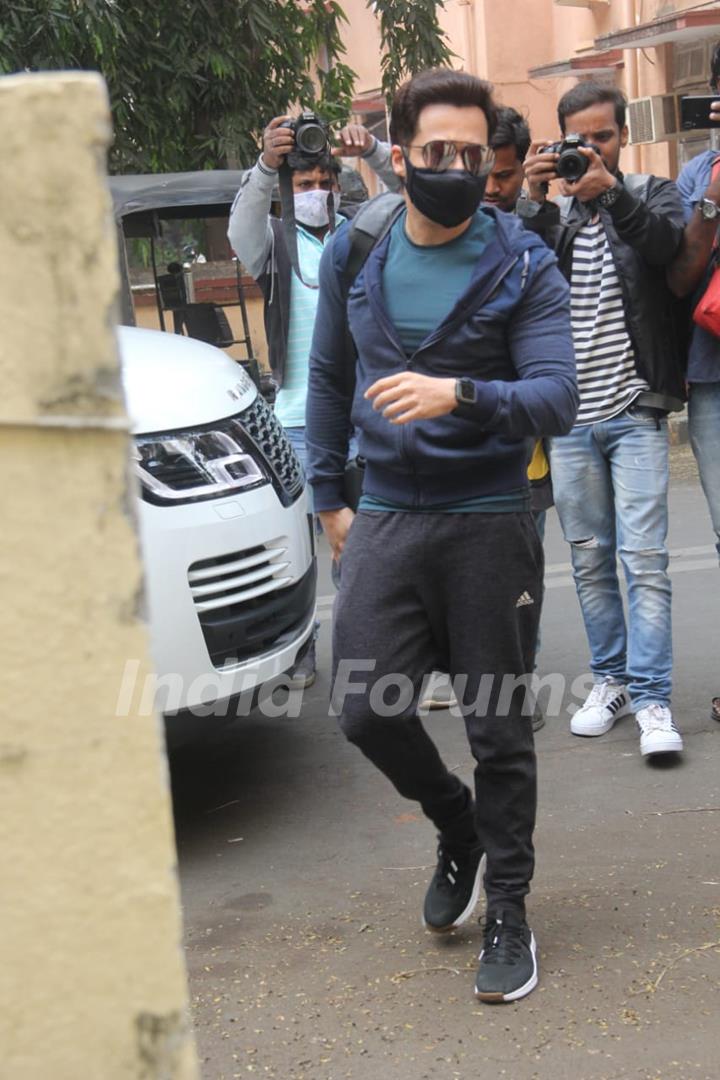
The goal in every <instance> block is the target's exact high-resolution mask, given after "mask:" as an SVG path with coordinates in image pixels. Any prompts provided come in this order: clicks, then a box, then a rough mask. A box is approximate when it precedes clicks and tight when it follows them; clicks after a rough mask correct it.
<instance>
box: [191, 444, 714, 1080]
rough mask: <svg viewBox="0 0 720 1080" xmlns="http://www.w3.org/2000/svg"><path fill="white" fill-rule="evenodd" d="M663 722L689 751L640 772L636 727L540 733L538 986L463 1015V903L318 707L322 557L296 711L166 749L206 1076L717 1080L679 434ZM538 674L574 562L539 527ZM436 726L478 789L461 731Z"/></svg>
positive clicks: (705, 599)
mask: <svg viewBox="0 0 720 1080" xmlns="http://www.w3.org/2000/svg"><path fill="white" fill-rule="evenodd" d="M670 548H671V552H672V558H671V573H672V578H673V585H674V642H675V654H676V661H675V683H676V691H675V696H674V712H675V716H676V719H677V721H678V723H679V726H680V727H681V729H682V731H683V734H684V737H685V742H686V750H685V753H684V755H683V756H682V758H681V759H680V760H679V761H676V760H672V761H669V762H667V763H665V764H661V765H654V766H653V765H652V764H649V763H648V762H647V761H646V760H644V759H642V758H641V757H640V754H639V750H638V737H637V732H636V728H635V723H634V720H633V719H632V717H628V718H626V719H623V720H622V721H620V722H619V723H618V724H617V725H616V727H615V728H614V729H613V730H612V731H611V732H610V733H609V734H608V735H606V736H605V737H603V738H601V739H594V740H584V739H577V738H574V737H573V736H571V735H570V734H569V716H570V714H569V712H568V711H567V707H568V705H570V704H571V696H570V695H569V694H568V695H566V697H565V699H564V700H563V702H562V708H561V710H560V712H559V715H557V716H553V717H549V719H548V722H547V725H546V727H545V728H544V729H543V730H542V731H541V732H540V733H539V734H538V736H537V740H536V741H537V749H538V762H539V777H540V806H539V813H538V826H537V830H536V834H535V839H536V848H537V871H536V876H535V880H534V882H533V891H532V894H531V897H530V899H529V905H528V911H529V921H530V923H531V925H532V927H533V929H534V932H535V934H536V937H537V939H538V946H539V961H540V985H539V987H538V989H537V990H536V991H535V992H534V993H533V994H531V995H530V996H529V997H527V998H526V999H524V1000H523V1001H521V1002H518V1003H517V1004H513V1005H504V1006H502V1005H501V1006H489V1005H481V1004H479V1003H477V1002H476V1001H475V999H474V997H473V993H472V987H473V979H474V972H475V969H476V957H477V954H478V952H479V949H480V947H481V930H480V927H479V925H478V922H477V917H479V916H480V915H481V914H482V910H483V906H482V903H481V904H479V905H478V909H477V912H476V918H474V919H473V920H471V921H469V922H468V923H466V924H465V926H464V927H462V928H461V929H460V930H458V931H456V932H454V933H452V934H450V935H445V936H441V937H440V936H435V935H431V934H429V933H428V932H426V931H425V930H424V929H423V928H422V926H421V924H420V909H421V905H422V899H423V895H424V891H425V888H426V885H427V882H428V880H429V878H430V876H431V874H432V870H433V866H434V859H435V837H434V835H433V831H432V828H431V826H430V825H429V824H428V823H427V822H426V821H425V820H424V819H423V817H422V815H421V814H420V813H419V811H418V809H417V807H415V806H413V805H412V804H409V803H407V802H405V801H404V800H403V799H401V798H400V797H399V796H398V795H397V794H396V793H395V792H394V790H393V789H392V788H391V787H390V786H389V785H388V783H387V782H386V781H385V780H384V778H383V777H382V776H380V775H379V774H377V773H376V772H375V771H374V770H373V768H372V767H371V766H370V765H369V764H368V763H367V762H366V761H365V760H364V759H363V757H362V756H361V755H360V753H359V752H358V751H357V750H356V749H355V748H353V747H352V746H350V745H349V744H347V743H346V742H345V740H344V738H343V737H342V736H341V735H340V733H339V732H338V730H337V727H336V723H335V721H334V719H333V718H331V717H329V716H328V709H327V698H328V671H329V627H330V617H331V602H332V587H331V585H330V582H329V573H328V571H329V566H328V559H327V553H326V552H325V551H323V552H321V558H320V562H321V585H320V593H321V601H320V607H319V611H320V615H321V620H322V630H321V637H320V645H319V655H320V673H319V676H318V680H317V682H316V684H315V686H314V687H312V689H311V690H309V691H306V692H305V695H304V698H303V702H302V708H301V709H300V714H299V716H297V717H296V718H289V717H287V716H285V717H283V716H279V717H276V718H269V717H266V716H260V715H253V716H251V717H249V718H247V719H244V720H241V721H238V722H236V723H234V724H232V725H229V726H220V725H218V724H217V723H213V721H212V720H211V719H208V721H207V723H208V730H207V734H206V735H205V736H204V737H203V738H202V739H201V740H199V741H198V742H197V743H196V744H194V745H193V746H192V747H189V748H185V749H183V750H182V751H180V752H178V753H177V754H175V755H173V757H172V758H171V773H172V781H173V794H174V804H175V818H176V830H177V840H178V851H179V867H180V880H181V888H182V899H183V906H184V913H185V925H186V930H185V942H184V944H185V950H186V957H187V963H188V968H189V978H190V991H191V1000H192V1008H193V1019H194V1023H195V1028H196V1035H197V1040H198V1046H199V1051H200V1058H201V1062H202V1075H203V1077H204V1078H205V1080H230V1078H236V1077H248V1076H252V1075H257V1076H262V1077H272V1078H277V1080H341V1078H349V1080H361V1078H362V1080H371V1078H372V1080H374V1078H376V1077H381V1076H382V1077H388V1078H391V1080H425V1078H430V1077H432V1078H435V1077H437V1078H448V1080H454V1078H462V1080H466V1078H469V1077H482V1078H484V1077H504V1078H508V1080H530V1078H541V1080H601V1078H602V1080H616V1078H621V1077H622V1078H626V1077H627V1078H642V1080H691V1078H692V1080H717V1078H718V1077H719V1076H720V1064H719V1060H720V1038H719V1036H718V990H719V989H720V858H719V856H720V844H719V843H718V824H719V823H720V774H719V772H718V754H719V753H720V725H718V724H717V723H715V722H713V721H712V720H711V719H710V715H709V702H710V698H711V696H712V695H713V694H715V693H718V692H720V670H719V667H720V665H718V629H717V624H716V623H715V613H716V612H717V610H718V599H719V597H720V578H719V577H718V567H717V559H716V556H715V553H714V548H713V545H712V533H711V529H710V523H709V518H708V514H707V508H706V505H705V502H704V499H703V496H702V492H701V490H700V488H699V485H698V483H697V477H696V472H695V467H694V463H693V461H692V458H691V455H690V453H689V450H688V448H687V447H685V446H680V447H677V448H675V449H674V450H673V482H672V490H671V531H670ZM546 556H547V564H548V573H547V593H546V601H545V608H544V613H543V627H542V632H543V649H542V653H541V655H540V658H539V664H540V670H541V672H543V673H547V672H559V673H563V674H564V675H565V676H566V677H567V680H568V685H569V684H570V683H571V682H572V680H573V679H574V678H575V677H576V676H577V675H578V674H580V673H582V672H584V671H585V670H586V669H587V653H586V646H585V638H584V632H583V629H582V625H581V621H580V615H579V611H578V606H577V600H576V597H575V592H574V588H573V586H572V581H571V578H570V572H569V565H568V551H567V547H566V545H565V544H564V541H563V540H562V537H561V536H560V533H559V528H558V523H557V519H556V518H555V515H554V514H551V515H550V518H549V522H548V533H547V540H546ZM427 726H428V729H429V730H430V732H431V734H432V735H433V737H434V738H435V739H436V741H437V743H438V746H439V747H440V749H441V752H442V753H443V755H444V757H445V760H446V761H447V762H448V764H449V765H450V766H451V767H453V768H454V769H456V770H457V771H458V772H459V774H460V775H461V776H462V777H463V778H464V779H465V780H466V781H467V782H470V780H471V775H472V762H471V759H470V755H469V752H468V749H467V744H466V740H465V736H464V731H463V725H462V720H461V719H460V718H456V717H453V716H452V715H451V714H450V713H449V712H438V713H433V714H431V715H430V716H429V717H428V720H427Z"/></svg>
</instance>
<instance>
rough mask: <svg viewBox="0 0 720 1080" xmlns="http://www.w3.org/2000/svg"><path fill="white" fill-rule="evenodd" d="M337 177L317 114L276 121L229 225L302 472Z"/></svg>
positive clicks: (308, 661) (306, 660) (301, 669)
mask: <svg viewBox="0 0 720 1080" xmlns="http://www.w3.org/2000/svg"><path fill="white" fill-rule="evenodd" d="M283 168H285V169H286V170H287V172H286V173H285V178H286V180H288V181H289V183H288V184H287V187H288V188H290V186H291V191H292V204H291V205H288V204H287V203H286V202H285V200H283V202H284V205H283V207H282V209H283V213H284V214H289V215H290V217H291V222H290V229H288V227H287V224H288V223H287V222H283V221H282V220H281V219H278V218H275V217H271V216H270V208H271V202H272V198H273V190H274V188H275V187H276V185H277V184H278V181H279V179H280V171H281V169H283ZM288 172H289V177H288V176H287V173H288ZM339 173H340V164H339V162H338V161H336V159H335V158H334V157H333V156H332V154H331V153H330V148H329V144H328V137H327V131H326V129H325V125H324V124H323V123H322V122H321V121H319V120H318V118H317V117H316V116H315V115H314V114H313V113H303V114H301V116H300V117H299V119H298V120H296V121H293V120H291V119H290V117H288V116H276V117H275V118H274V119H273V120H271V121H270V123H269V124H268V126H267V127H266V128H265V131H264V132H263V148H262V153H261V154H260V157H259V158H258V160H257V162H256V164H255V166H254V167H253V168H252V169H250V170H249V172H248V173H247V175H246V177H245V179H244V181H243V184H242V186H241V188H240V190H239V191H238V194H237V196H236V198H235V202H234V203H233V206H232V210H231V211H230V222H229V226H228V238H229V240H230V244H231V246H232V248H233V250H234V251H235V253H236V254H237V256H238V258H239V259H240V261H241V262H242V263H243V265H244V266H245V267H246V268H247V270H248V272H249V273H250V274H251V275H252V276H253V277H254V278H255V280H256V281H257V283H258V285H259V286H260V289H261V290H262V293H263V297H264V301H265V333H266V336H267V341H268V348H269V353H270V367H271V369H272V373H273V376H274V378H275V381H276V382H277V384H278V387H279V389H278V394H277V399H276V402H275V413H276V415H277V417H278V419H279V420H280V422H281V424H282V425H283V427H284V428H285V431H286V432H287V435H288V437H289V439H290V442H291V443H292V445H293V447H294V449H295V452H296V453H297V455H298V457H299V458H300V461H301V462H302V464H303V466H304V465H305V463H306V452H305V399H306V396H307V379H308V357H309V354H310V343H311V340H312V332H313V326H314V323H315V311H316V308H317V302H318V291H317V283H318V271H319V266H320V256H321V255H322V253H323V248H324V245H325V242H326V240H327V238H328V236H329V234H330V232H331V222H332V223H333V224H334V221H335V218H336V215H337V211H338V207H339V205H340V186H339V182H338V176H339ZM293 248H296V250H295V251H294V250H293ZM314 681H315V642H314V641H313V643H312V644H311V646H310V648H309V649H308V651H307V652H306V654H305V656H304V657H303V658H302V659H301V660H300V661H299V663H298V664H297V665H296V666H295V668H294V669H293V671H292V672H291V685H292V686H293V687H294V688H298V689H303V688H305V687H307V686H311V685H312V683H313V682H314Z"/></svg>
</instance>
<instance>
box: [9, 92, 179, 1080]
mask: <svg viewBox="0 0 720 1080" xmlns="http://www.w3.org/2000/svg"><path fill="white" fill-rule="evenodd" d="M109 139H110V127H109V112H108V103H107V95H106V91H105V87H104V84H103V83H102V81H101V80H100V79H99V77H97V76H95V75H83V74H72V75H70V74H53V75H21V76H12V77H6V78H0V146H2V155H1V156H0V190H1V191H2V193H3V194H2V200H0V250H1V251H2V259H0V322H1V324H2V335H0V382H1V383H2V387H3V393H2V397H1V398H0V456H1V457H2V461H3V486H2V491H3V526H2V531H3V559H2V561H1V562H0V592H1V593H2V597H3V602H2V605H1V606H0V620H1V621H2V632H1V634H0V636H1V638H2V642H3V657H2V675H1V677H0V679H1V693H0V702H1V706H0V708H1V709H2V713H1V715H0V848H1V849H2V853H3V855H2V859H3V871H2V878H3V881H2V888H1V889H0V926H1V927H2V941H3V946H2V964H0V1047H1V1049H0V1075H2V1076H3V1077H7V1078H8V1080H131V1078H132V1080H160V1078H161V1077H162V1078H167V1080H192V1078H194V1077H196V1076H197V1070H196V1060H195V1053H194V1047H193V1041H192V1035H191V1033H190V1028H189V1023H188V1000H187V990H186V984H185V973H184V966H183V958H182V954H181V949H180V935H181V922H180V910H179V900H178V888H177V881H176V877H175V868H174V862H175V852H174V845H173V835H172V826H171V816H170V802H169V793H168V777H167V766H166V761H165V757H164V751H163V747H162V742H161V734H160V731H159V728H158V725H157V723H156V721H155V720H154V719H152V718H147V717H142V718H141V717H137V716H132V715H131V716H128V717H124V718H122V719H118V718H117V717H116V716H115V700H116V697H117V693H118V685H119V679H120V675H121V672H122V670H123V666H124V663H125V660H126V658H139V659H140V661H141V666H142V667H144V670H145V671H147V670H148V668H147V667H146V666H145V665H146V656H147V642H146V633H145V629H144V627H143V625H142V623H141V621H140V617H139V608H140V606H141V603H142V576H141V570H140V564H139V559H138V551H137V543H136V537H135V531H134V528H133V521H132V513H131V508H132V505H133V492H132V491H131V490H129V487H128V470H127V450H128V439H127V434H126V418H125V411H124V405H123V401H122V396H121V394H120V392H119V379H118V365H117V356H116V350H115V335H114V323H115V318H116V307H115V299H116V292H117V280H116V253H115V250H114V246H113V245H114V229H113V226H112V221H111V215H110V206H109V198H108V194H107V191H106V185H105V180H104V169H105V165H104V162H105V154H106V151H107V146H108V142H109ZM143 673H144V672H143Z"/></svg>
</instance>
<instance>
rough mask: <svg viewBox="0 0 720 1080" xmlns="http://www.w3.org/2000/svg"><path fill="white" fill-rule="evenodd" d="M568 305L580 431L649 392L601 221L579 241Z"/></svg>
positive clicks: (587, 228)
mask: <svg viewBox="0 0 720 1080" xmlns="http://www.w3.org/2000/svg"><path fill="white" fill-rule="evenodd" d="M570 302H571V308H572V333H573V343H574V345H575V360H576V363H577V381H578V390H579V391H580V409H579V411H578V416H577V420H576V427H585V426H586V425H588V424H594V423H597V422H598V421H599V420H608V419H610V417H611V416H617V415H618V413H621V412H622V411H623V410H624V409H626V408H627V407H628V405H630V403H631V402H632V401H633V399H634V398H636V397H637V395H638V394H639V393H640V392H641V391H642V390H648V389H649V387H648V384H647V383H646V382H644V381H643V379H641V378H640V376H639V375H638V373H637V371H636V369H635V352H634V350H633V346H632V341H631V340H630V335H629V334H628V329H627V323H626V321H625V312H624V302H623V296H622V290H621V288H620V281H619V278H618V275H617V270H616V269H615V263H614V262H613V257H612V252H611V250H610V245H609V244H608V241H607V235H606V233H605V229H604V228H603V226H602V222H601V221H599V220H598V221H595V222H591V223H590V224H588V225H584V226H583V228H582V229H580V231H579V232H578V234H577V236H576V237H575V242H574V244H573V260H572V277H571V280H570Z"/></svg>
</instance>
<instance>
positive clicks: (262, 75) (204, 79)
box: [0, 0, 355, 172]
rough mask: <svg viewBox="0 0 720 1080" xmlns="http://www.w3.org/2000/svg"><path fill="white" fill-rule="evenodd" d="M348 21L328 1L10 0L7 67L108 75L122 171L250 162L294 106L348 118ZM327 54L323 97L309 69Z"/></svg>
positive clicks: (4, 37)
mask: <svg viewBox="0 0 720 1080" xmlns="http://www.w3.org/2000/svg"><path fill="white" fill-rule="evenodd" d="M344 20H345V15H344V13H343V10H342V8H341V7H340V5H339V4H337V3H334V2H330V3H328V2H326V0H304V2H297V0H292V2H290V3H285V2H284V0H10V3H9V10H8V8H4V10H3V16H2V19H0V73H9V72H14V71H39V70H53V69H59V68H65V69H67V68H75V69H78V68H79V69H84V70H96V71H100V72H101V73H102V74H103V75H104V77H105V79H106V81H107V84H108V88H109V92H110V101H111V106H112V112H113V119H114V123H115V144H114V147H113V150H112V152H111V157H110V166H111V169H112V171H114V172H173V171H182V170H186V169H202V168H213V167H219V166H223V165H225V164H226V163H227V162H228V159H230V160H235V161H237V162H239V163H240V164H247V163H249V162H250V161H251V160H252V159H253V157H254V156H255V154H256V153H257V148H258V142H257V139H258V134H259V132H260V131H261V130H262V128H263V127H264V125H265V124H266V123H267V120H268V119H269V118H270V117H271V116H276V115H279V114H280V113H283V112H285V111H286V109H287V108H288V105H289V104H290V103H291V102H294V101H299V102H301V103H302V104H303V106H305V107H312V106H317V108H318V109H320V110H321V111H322V112H323V115H326V116H327V117H328V118H329V119H331V120H334V121H343V120H344V119H345V118H346V117H347V115H348V113H349V109H350V101H351V97H352V87H353V82H354V78H355V76H354V73H353V72H352V71H351V69H350V68H349V67H348V66H347V65H346V64H344V63H343V62H342V59H341V57H342V55H343V53H344V51H345V49H344V46H343V44H342V40H341V37H340V24H341V23H342V22H343V21H344ZM318 57H319V58H320V68H321V70H320V72H319V79H320V88H321V93H320V95H319V100H317V95H316V93H315V87H314V86H313V82H312V80H311V78H310V75H309V70H310V66H311V64H312V63H314V61H315V60H316V59H317V58H318Z"/></svg>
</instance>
